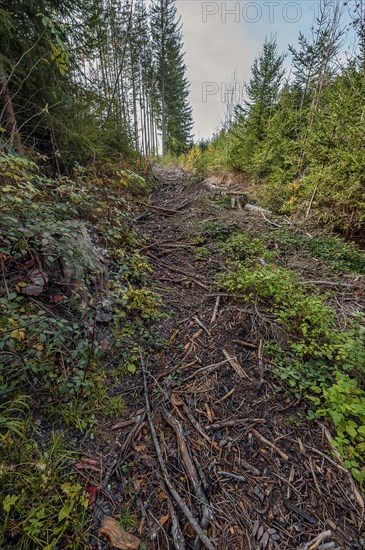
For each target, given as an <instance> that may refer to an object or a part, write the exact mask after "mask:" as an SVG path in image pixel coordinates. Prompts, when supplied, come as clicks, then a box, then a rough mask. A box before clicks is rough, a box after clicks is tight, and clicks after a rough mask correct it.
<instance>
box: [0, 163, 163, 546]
mask: <svg viewBox="0 0 365 550" xmlns="http://www.w3.org/2000/svg"><path fill="white" fill-rule="evenodd" d="M137 170H138V172H139V173H137ZM139 174H142V175H139ZM146 177H148V172H147V171H146V170H145V169H144V167H143V165H137V166H135V165H134V166H128V165H126V164H124V165H122V164H120V163H119V164H118V163H111V162H110V163H107V162H104V163H103V164H102V165H96V164H95V165H92V166H90V167H87V168H81V167H76V168H75V170H74V173H73V174H72V175H70V176H60V177H58V178H55V177H49V176H47V175H45V173H44V172H42V171H41V170H40V169H39V167H38V165H37V163H36V162H33V161H30V160H27V159H25V158H22V157H18V156H16V155H12V156H10V155H3V156H2V157H0V183H1V185H2V191H3V193H2V195H1V198H0V211H1V230H2V231H1V237H0V262H1V281H0V312H1V316H0V364H1V368H0V407H2V410H3V412H2V413H1V416H0V456H1V485H2V491H1V497H0V513H1V514H2V521H1V527H0V540H1V543H0V546H1V547H2V548H9V549H10V548H24V549H27V548H36V547H37V548H47V549H51V548H56V547H57V548H84V547H86V540H87V537H88V534H87V531H88V521H89V520H88V514H87V506H88V499H87V495H86V496H85V492H84V490H83V488H82V487H81V485H80V484H79V483H77V482H76V481H75V479H74V478H72V476H70V471H71V465H72V463H73V462H75V460H76V458H77V457H76V454H75V453H74V452H73V451H72V450H70V449H69V448H67V445H65V444H63V443H62V440H61V437H60V436H58V435H56V434H59V433H67V432H68V431H69V432H71V433H72V434H73V437H74V438H75V437H76V438H77V434H78V433H80V432H84V433H86V432H87V431H90V433H92V434H94V436H95V434H97V433H98V432H99V430H100V427H101V425H102V424H103V423H105V421H106V420H108V418H109V419H112V418H116V417H118V416H120V415H121V413H122V412H123V410H124V403H123V400H122V399H121V398H120V397H119V395H118V391H116V390H115V389H114V388H115V387H118V384H119V386H120V382H121V380H122V379H123V376H125V375H128V374H132V373H134V372H135V370H136V369H137V364H138V361H137V358H138V346H137V343H136V342H142V344H143V343H144V342H146V343H148V344H149V345H150V346H152V345H155V346H156V347H158V346H162V345H164V342H160V341H158V340H156V342H154V338H153V337H152V334H151V330H152V329H151V328H150V325H151V321H153V320H154V319H157V318H159V316H160V312H159V308H160V305H161V301H160V298H159V296H158V295H157V294H156V293H155V292H154V291H153V289H151V288H148V287H147V276H148V273H149V270H150V268H149V266H148V263H147V262H146V260H145V259H144V258H143V257H142V256H141V255H140V254H139V253H138V248H141V247H142V246H143V238H142V237H141V236H140V235H138V234H137V233H136V231H135V230H134V212H135V211H137V210H138V209H137V208H136V204H137V205H138V204H139V203H140V202H142V203H143V201H144V200H145V197H146V196H147V194H148V192H149V189H150V186H149V184H148V181H147V179H146ZM10 403H13V404H15V405H14V406H13V407H12V408H11V407H10V408H9V404H10Z"/></svg>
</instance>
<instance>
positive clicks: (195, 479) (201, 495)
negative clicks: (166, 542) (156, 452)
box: [162, 411, 213, 548]
mask: <svg viewBox="0 0 365 550" xmlns="http://www.w3.org/2000/svg"><path fill="white" fill-rule="evenodd" d="M162 416H163V417H164V419H165V420H166V422H167V423H168V424H170V426H171V427H172V429H173V430H174V432H175V435H176V438H177V441H178V445H179V450H180V453H181V458H182V460H183V463H184V466H185V471H186V473H187V475H188V478H189V480H190V482H191V484H192V486H193V489H194V492H195V494H196V496H197V499H198V500H199V501H200V505H201V511H202V516H201V521H200V527H201V529H203V530H204V531H206V530H207V529H208V527H209V525H210V523H211V521H212V517H213V514H212V511H211V507H210V504H209V501H208V499H207V496H206V494H205V491H204V489H203V487H202V485H201V483H200V480H199V476H198V473H197V471H196V468H195V465H194V462H193V461H192V458H191V456H190V452H189V449H188V446H187V444H186V441H185V436H184V432H183V428H182V426H181V424H180V422H179V421H178V420H177V418H174V417H173V416H172V414H170V413H168V412H167V411H163V412H162ZM197 542H198V541H195V545H194V546H195V548H197V547H199V544H197Z"/></svg>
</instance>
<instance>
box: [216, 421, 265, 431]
mask: <svg viewBox="0 0 365 550" xmlns="http://www.w3.org/2000/svg"><path fill="white" fill-rule="evenodd" d="M249 422H250V423H253V424H265V422H266V420H265V418H235V419H232V420H222V422H215V423H214V424H210V425H209V426H206V429H207V430H220V429H221V428H227V427H230V426H241V425H242V424H248V423H249ZM257 433H258V432H257Z"/></svg>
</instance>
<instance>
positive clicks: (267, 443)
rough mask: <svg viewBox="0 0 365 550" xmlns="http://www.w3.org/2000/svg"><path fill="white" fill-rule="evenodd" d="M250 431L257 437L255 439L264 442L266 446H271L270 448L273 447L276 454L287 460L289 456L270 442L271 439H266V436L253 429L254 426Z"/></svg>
mask: <svg viewBox="0 0 365 550" xmlns="http://www.w3.org/2000/svg"><path fill="white" fill-rule="evenodd" d="M251 433H252V434H253V435H254V436H255V437H257V439H259V440H260V441H261V442H262V443H264V444H265V445H267V446H268V447H271V448H272V449H274V450H275V451H276V452H277V453H278V455H280V456H281V457H282V458H283V459H284V460H289V457H288V455H287V454H286V453H284V451H282V450H281V449H279V447H277V446H276V445H275V444H274V443H271V441H269V440H268V439H266V437H264V436H263V435H261V434H260V432H258V431H257V430H255V429H254V428H253V429H252V430H251Z"/></svg>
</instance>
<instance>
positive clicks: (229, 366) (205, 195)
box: [110, 169, 364, 550]
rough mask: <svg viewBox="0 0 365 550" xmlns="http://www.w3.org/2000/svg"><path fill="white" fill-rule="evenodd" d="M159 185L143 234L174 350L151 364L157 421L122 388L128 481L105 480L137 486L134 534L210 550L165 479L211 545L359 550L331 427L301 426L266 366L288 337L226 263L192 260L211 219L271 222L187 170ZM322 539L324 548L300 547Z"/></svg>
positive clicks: (356, 501)
mask: <svg viewBox="0 0 365 550" xmlns="http://www.w3.org/2000/svg"><path fill="white" fill-rule="evenodd" d="M157 176H158V178H159V179H160V180H161V181H162V182H163V186H161V187H160V188H159V189H158V190H157V191H156V192H155V194H154V196H153V197H152V198H151V201H150V203H151V204H152V205H154V206H155V207H156V208H152V207H150V208H148V210H147V212H146V213H145V214H144V215H143V216H141V218H140V220H139V223H138V225H139V229H140V231H142V233H144V234H145V235H147V236H148V244H147V245H146V246H145V247H144V249H143V250H142V253H144V254H145V255H146V256H147V257H148V259H149V262H150V264H151V266H152V267H153V269H154V271H153V275H152V280H151V282H152V284H153V285H154V287H155V288H156V289H157V291H158V292H159V293H160V294H161V296H162V298H163V300H164V303H165V306H164V310H165V312H166V313H167V317H166V318H165V319H163V320H162V321H160V322H159V323H158V327H157V328H158V331H159V333H160V334H161V336H163V337H164V338H166V339H167V340H168V341H169V345H168V346H165V348H164V350H163V351H162V352H161V353H160V354H159V355H152V354H151V355H150V357H148V358H147V359H145V378H146V382H147V384H146V386H147V401H148V403H149V404H150V406H151V414H150V415H146V414H145V412H143V411H144V410H145V406H146V395H145V394H146V392H145V391H144V384H143V377H142V375H141V376H140V377H133V378H131V379H130V380H129V381H128V387H127V388H125V391H124V395H125V399H126V401H127V405H128V410H129V411H131V414H130V416H131V417H133V416H134V415H133V414H132V412H133V411H135V414H136V413H137V411H139V414H140V416H139V417H138V418H137V423H136V424H135V425H132V426H128V427H124V428H121V429H120V430H116V431H115V432H114V433H115V435H116V436H117V441H118V447H119V451H118V453H119V455H118V459H119V464H122V463H128V464H130V465H131V466H130V470H129V472H128V474H126V475H125V478H123V474H119V476H117V477H116V476H113V477H112V478H111V481H110V483H111V485H112V487H113V488H114V489H113V490H117V489H116V487H118V484H119V486H120V483H121V480H122V482H123V483H125V484H128V482H127V481H126V479H127V477H128V479H129V478H130V477H133V480H134V482H133V484H134V488H135V491H136V495H137V496H136V497H135V498H134V499H132V500H133V511H134V513H135V515H136V517H138V521H139V522H140V524H139V530H138V528H137V529H136V530H135V532H136V534H139V535H140V537H141V538H142V539H143V541H144V543H145V545H146V548H148V549H151V550H152V549H168V548H178V549H180V550H182V549H183V548H186V549H190V548H194V549H197V548H199V547H202V546H201V545H200V542H199V537H197V536H196V535H197V533H196V529H194V527H192V521H191V517H190V518H187V515H186V513H185V512H184V511H182V510H181V507H179V505H178V504H177V503H176V501H175V499H174V496H173V495H172V493H171V488H170V490H169V489H168V488H167V486H166V475H167V476H168V483H169V482H171V484H172V487H173V491H175V492H177V493H178V495H179V496H180V498H181V499H182V501H183V503H184V504H185V506H187V507H188V510H189V512H190V513H191V516H192V517H193V520H195V521H196V522H198V524H201V527H202V532H203V534H204V536H207V537H208V538H209V541H210V544H211V545H212V548H216V549H218V548H219V549H232V550H233V549H234V550H239V549H242V550H245V549H280V550H284V549H289V550H294V549H299V548H303V549H304V548H306V549H307V548H308V549H309V548H313V549H314V548H319V549H321V548H323V549H325V548H334V549H336V548H340V549H348V550H355V549H357V550H360V549H362V548H364V540H363V539H362V537H361V529H362V515H363V510H361V500H360V497H359V495H358V494H356V487H355V485H354V484H353V482H351V481H350V476H349V475H348V474H347V472H346V471H345V470H344V469H343V468H342V467H341V465H340V464H339V463H338V462H337V461H336V460H335V459H334V458H333V455H332V451H331V448H330V446H329V444H328V439H327V437H326V428H325V427H324V426H323V425H321V424H320V423H318V422H314V421H312V422H308V421H306V420H305V418H306V405H305V404H303V403H302V402H301V401H299V402H298V401H296V400H295V398H288V397H285V396H283V395H284V394H283V393H278V392H277V390H276V389H275V386H276V385H277V384H278V382H277V380H275V379H274V377H273V366H272V365H271V364H270V363H267V362H266V361H265V359H264V358H263V355H262V349H263V346H264V344H265V339H267V338H269V337H271V338H273V337H274V338H281V337H282V335H280V334H278V333H277V332H276V331H277V328H276V327H275V326H272V324H271V321H270V317H269V316H267V315H266V316H265V315H263V314H261V312H260V311H257V309H255V306H250V305H248V304H245V303H243V302H240V301H238V300H234V299H232V298H230V297H228V296H225V295H221V296H218V294H219V293H217V289H216V286H215V277H216V274H217V272H218V271H221V270H222V269H223V267H224V265H223V258H221V257H220V256H219V254H212V253H210V254H206V255H204V257H201V258H200V259H199V258H197V256H196V254H194V244H196V238H197V236H198V235H199V234H200V231H201V228H202V223H203V222H204V221H206V220H210V221H224V222H234V223H236V224H237V225H238V226H239V227H241V228H242V229H247V228H249V227H255V228H256V229H257V228H258V227H260V226H265V225H266V226H267V221H265V220H264V219H263V217H262V216H261V215H260V213H258V212H249V211H246V210H231V209H223V208H219V207H217V206H216V205H215V204H214V202H212V201H211V200H210V199H211V198H212V196H211V195H210V193H213V192H212V191H211V192H210V191H209V190H207V188H206V187H205V186H204V185H203V184H194V183H193V182H192V181H191V180H190V179H189V178H188V177H187V176H186V174H184V173H183V172H182V171H181V170H177V169H176V170H172V169H169V170H168V169H159V170H158V172H157ZM266 229H267V227H266ZM141 411H142V412H141ZM151 423H152V424H153V427H154V428H155V431H156V437H157V443H158V446H159V449H160V451H161V456H160V462H159V460H158V458H157V454H156V446H155V444H154V442H153V439H152V438H151ZM155 443H156V441H155ZM161 461H162V462H163V467H161ZM118 477H119V479H118ZM111 511H112V512H119V513H122V509H120V510H118V506H117V508H116V509H115V508H114V509H113V510H111ZM185 511H186V510H185ZM325 531H328V533H327V535H326V537H324V538H323V539H322V542H319V543H318V542H317V543H316V542H314V543H312V545H306V544H307V543H308V542H309V541H311V540H312V539H314V538H315V537H317V536H318V535H321V534H322V533H323V532H325ZM173 538H175V540H173ZM319 541H321V538H319ZM331 543H332V544H331ZM322 544H323V546H322ZM203 547H204V546H203Z"/></svg>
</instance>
